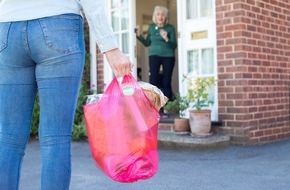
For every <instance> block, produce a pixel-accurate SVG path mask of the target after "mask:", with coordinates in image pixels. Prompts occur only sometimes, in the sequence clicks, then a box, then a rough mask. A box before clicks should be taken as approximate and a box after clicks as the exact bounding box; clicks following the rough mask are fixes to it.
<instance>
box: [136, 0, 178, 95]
mask: <svg viewBox="0 0 290 190" xmlns="http://www.w3.org/2000/svg"><path fill="white" fill-rule="evenodd" d="M176 3H177V0H151V1H143V0H136V27H138V28H139V31H140V33H141V34H142V35H143V36H146V32H147V29H148V25H149V24H150V23H152V22H153V21H152V14H153V10H154V7H155V6H156V5H160V6H164V7H166V8H168V10H169V13H168V14H169V15H168V17H169V23H170V24H172V25H173V26H174V27H175V32H176V34H177V5H176ZM148 52H149V51H148V47H144V46H143V45H142V44H141V43H140V42H138V41H136V60H137V63H136V65H137V67H138V68H139V69H141V72H140V75H141V77H142V81H144V82H149V75H150V73H149V57H148ZM178 65H179V64H178V51H177V49H176V51H175V66H174V70H173V75H172V83H171V85H172V90H173V93H174V94H176V93H177V92H178V91H179V82H178Z"/></svg>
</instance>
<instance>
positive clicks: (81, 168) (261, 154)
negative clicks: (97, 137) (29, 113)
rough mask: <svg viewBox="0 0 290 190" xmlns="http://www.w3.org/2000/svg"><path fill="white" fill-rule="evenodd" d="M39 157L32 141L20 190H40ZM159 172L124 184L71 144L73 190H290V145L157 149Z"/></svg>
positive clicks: (289, 142)
mask: <svg viewBox="0 0 290 190" xmlns="http://www.w3.org/2000/svg"><path fill="white" fill-rule="evenodd" d="M39 154H40V151H39V143H38V141H31V142H29V144H28V146H27V153H26V155H25V157H24V162H23V167H22V175H21V181H20V182H21V183H20V190H39V189H40V185H39V184H40V183H39V179H40V155H39ZM159 161H160V162H159V171H158V173H157V174H156V175H155V176H154V177H153V178H151V179H149V180H146V181H140V182H137V183H134V184H121V183H117V182H114V181H112V180H110V179H108V178H107V177H106V176H105V175H104V174H102V173H101V172H100V171H99V170H98V169H97V168H96V167H95V165H94V162H93V160H92V158H91V154H90V150H89V145H88V144H87V142H73V144H72V164H73V167H72V179H71V188H70V189H71V190H290V140H286V141H281V142H276V143H272V144H266V145H258V146H248V147H241V146H231V145H230V146H227V147H226V148H223V149H210V150H209V149H206V150H191V149H182V150H180V149H178V150H177V149H169V148H166V149H165V148H159Z"/></svg>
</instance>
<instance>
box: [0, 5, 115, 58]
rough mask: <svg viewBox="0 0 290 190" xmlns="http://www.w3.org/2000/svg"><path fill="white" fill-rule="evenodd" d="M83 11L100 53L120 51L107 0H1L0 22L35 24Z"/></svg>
mask: <svg viewBox="0 0 290 190" xmlns="http://www.w3.org/2000/svg"><path fill="white" fill-rule="evenodd" d="M81 8H83V10H84V13H85V15H86V19H87V21H88V23H89V26H90V28H91V29H92V32H93V35H94V37H95V39H96V43H97V44H98V46H99V48H100V50H101V52H102V53H103V52H106V51H109V50H112V49H115V48H118V43H117V40H116V37H115V35H114V33H113V31H112V27H111V25H110V24H109V22H108V18H107V13H106V12H105V10H106V8H105V0H0V22H12V21H23V20H32V19H38V18H43V17H48V16H55V15H60V14H66V13H75V14H81Z"/></svg>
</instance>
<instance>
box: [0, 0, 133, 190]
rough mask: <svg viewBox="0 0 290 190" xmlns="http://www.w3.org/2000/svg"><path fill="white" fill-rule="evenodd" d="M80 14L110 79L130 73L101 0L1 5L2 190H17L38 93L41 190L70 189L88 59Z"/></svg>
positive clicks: (17, 0) (19, 0)
mask: <svg viewBox="0 0 290 190" xmlns="http://www.w3.org/2000/svg"><path fill="white" fill-rule="evenodd" d="M81 8H83V10H84V12H85V15H86V17H87V19H88V23H89V25H90V27H91V28H92V30H93V31H94V35H95V37H96V42H97V44H98V46H99V48H100V50H101V52H103V53H104V54H105V55H106V57H107V60H108V62H109V64H110V66H111V68H112V70H113V72H114V74H115V76H123V75H125V74H128V73H130V70H131V63H130V61H129V60H128V58H127V57H126V56H125V55H124V54H122V53H121V52H120V50H119V49H118V45H117V42H116V40H115V36H114V34H113V32H112V29H111V27H110V25H109V23H108V21H107V18H106V14H105V12H104V10H105V5H104V0H80V1H76V0H49V1H46V0H25V1H24V0H2V1H0V189H1V190H17V189H18V188H19V178H20V169H21V163H22V160H23V156H24V152H25V146H26V144H27V141H28V139H29V134H30V123H31V117H32V111H33V105H34V101H35V96H36V93H37V92H38V93H39V98H40V124H39V141H40V146H41V159H42V170H41V189H42V190H66V189H69V184H70V177H71V158H70V157H71V153H70V148H71V134H72V124H73V119H74V112H75V107H76V101H77V96H78V91H79V86H80V82H81V77H82V71H83V66H84V54H85V50H84V36H83V19H82V17H81V16H80V9H81ZM32 180H33V179H32Z"/></svg>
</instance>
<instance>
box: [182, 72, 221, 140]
mask: <svg viewBox="0 0 290 190" xmlns="http://www.w3.org/2000/svg"><path fill="white" fill-rule="evenodd" d="M184 81H187V83H188V92H187V94H186V99H187V101H188V102H189V124H190V130H191V136H198V137H202V136H208V135H210V134H211V133H210V131H211V110H209V109H207V108H208V107H209V106H211V105H213V103H214V101H213V100H212V99H210V98H209V90H210V89H211V88H213V87H214V86H215V85H216V79H215V78H214V77H186V76H184Z"/></svg>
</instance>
